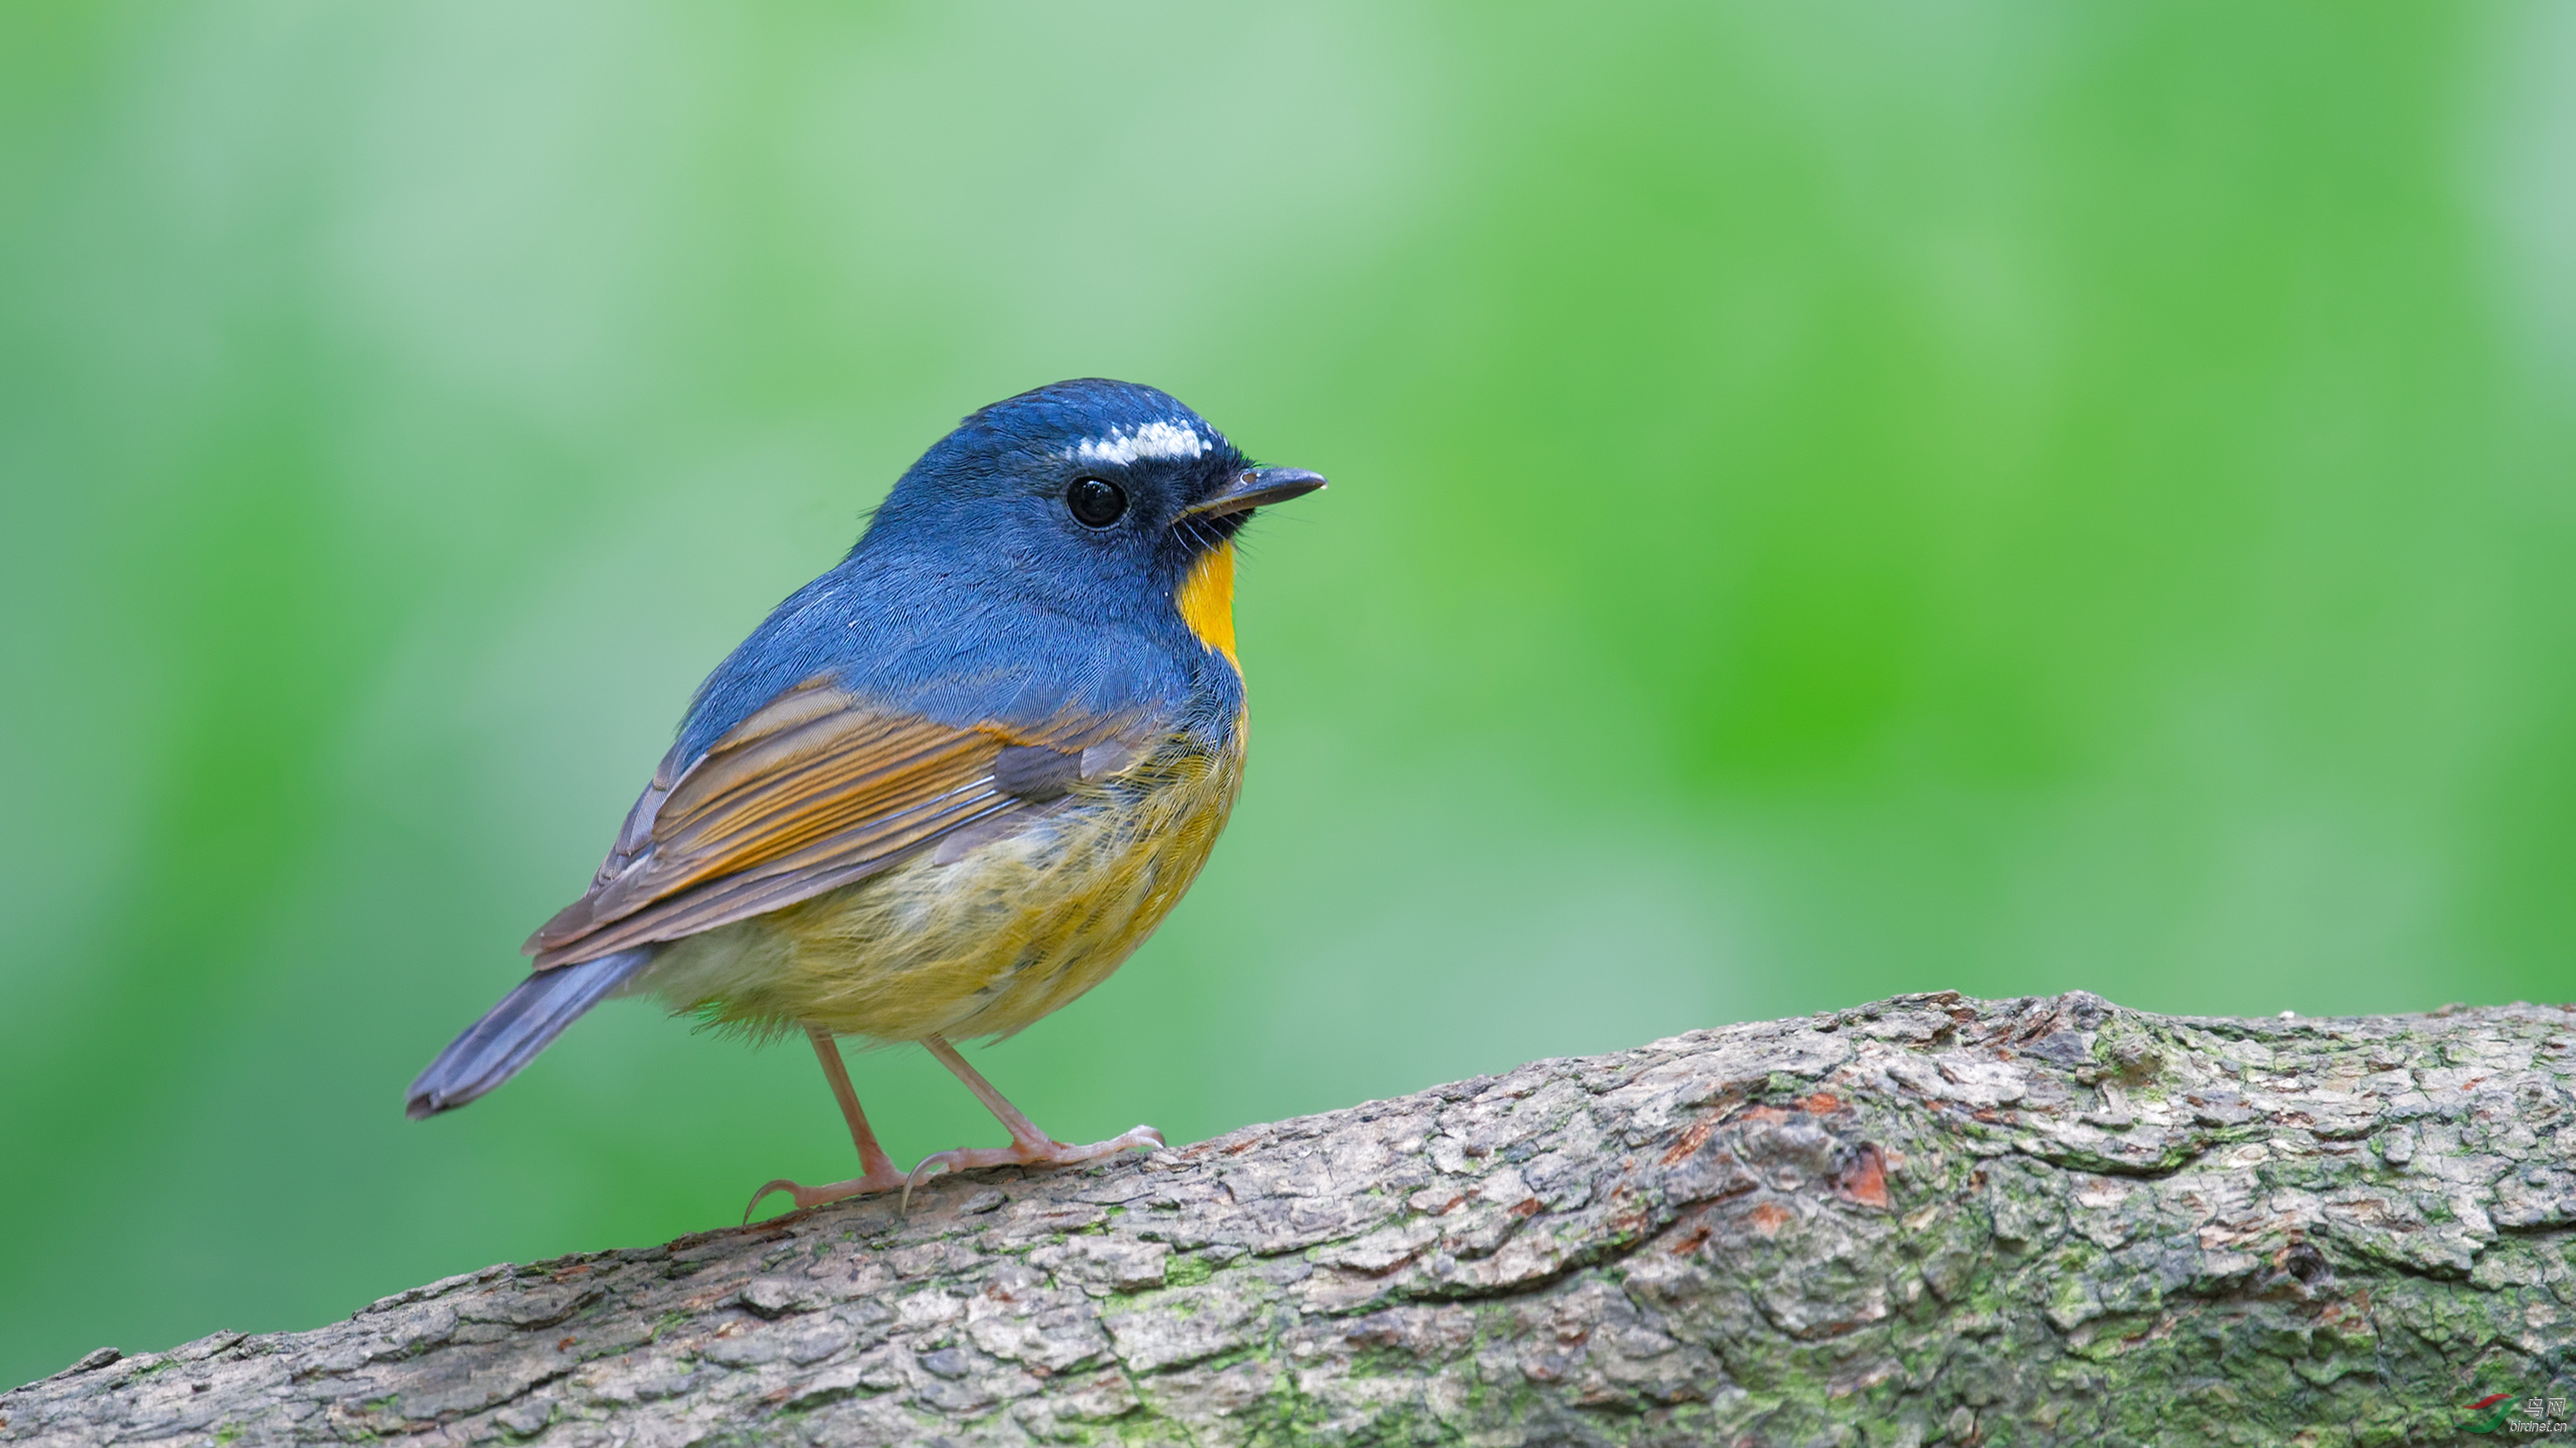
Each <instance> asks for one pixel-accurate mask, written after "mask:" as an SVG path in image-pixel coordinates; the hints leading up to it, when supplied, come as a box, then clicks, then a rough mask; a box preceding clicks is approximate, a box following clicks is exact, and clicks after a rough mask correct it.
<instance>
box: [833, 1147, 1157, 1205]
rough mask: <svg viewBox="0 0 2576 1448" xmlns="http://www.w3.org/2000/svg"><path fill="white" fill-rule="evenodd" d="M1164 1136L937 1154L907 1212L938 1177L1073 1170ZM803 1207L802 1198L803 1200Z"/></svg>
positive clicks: (919, 1173) (915, 1173) (915, 1176)
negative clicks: (1005, 1169)
mask: <svg viewBox="0 0 2576 1448" xmlns="http://www.w3.org/2000/svg"><path fill="white" fill-rule="evenodd" d="M1162 1149H1163V1133H1161V1132H1159V1131H1156V1130H1155V1129H1154V1128H1152V1127H1150V1126H1138V1127H1133V1128H1130V1129H1129V1130H1127V1131H1123V1132H1121V1133H1119V1134H1118V1135H1116V1136H1113V1137H1111V1138H1109V1139H1108V1140H1107V1141H1095V1142H1092V1143H1091V1144H1090V1145H1088V1146H1072V1145H1068V1144H1066V1143H1064V1142H1061V1141H1055V1140H1051V1139H1049V1138H1046V1137H1039V1138H1036V1139H1035V1140H1030V1139H1025V1138H1016V1137H1015V1138H1014V1139H1013V1140H1012V1142H1011V1144H1010V1145H1008V1146H994V1147H959V1148H958V1149H957V1150H955V1151H940V1152H933V1153H931V1154H930V1155H928V1156H925V1157H923V1158H922V1159H921V1165H919V1166H917V1167H914V1168H913V1169H912V1175H911V1177H909V1178H908V1179H906V1180H905V1182H904V1184H903V1201H904V1208H905V1210H907V1211H909V1210H910V1209H911V1206H912V1189H913V1188H914V1187H917V1186H919V1185H921V1184H922V1183H923V1182H926V1181H928V1180H930V1179H931V1178H932V1177H935V1176H945V1175H946V1174H948V1173H950V1172H957V1171H980V1170H982V1169H983V1168H985V1167H988V1166H1072V1165H1073V1164H1074V1163H1076V1162H1084V1161H1098V1160H1099V1159H1100V1158H1102V1157H1104V1156H1116V1155H1117V1154H1118V1153H1120V1152H1122V1151H1160V1150H1162ZM798 1200H799V1204H800V1205H801V1204H802V1200H803V1199H802V1198H799V1199H798Z"/></svg>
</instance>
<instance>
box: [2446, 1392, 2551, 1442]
mask: <svg viewBox="0 0 2576 1448" xmlns="http://www.w3.org/2000/svg"><path fill="white" fill-rule="evenodd" d="M2460 1414H2461V1423H2460V1428H2461V1430H2462V1431H2464V1432H2469V1433H2548V1434H2567V1433H2576V1421H2570V1419H2569V1418H2568V1415H2567V1400H2566V1399H2565V1398H2542V1397H2530V1398H2526V1397H2524V1396H2522V1395H2521V1394H2519V1393H2489V1394H2488V1395H2487V1396H2485V1397H2483V1398H2480V1399H2478V1400H2477V1401H2476V1402H2474V1403H2464V1404H2462V1405H2461V1407H2460Z"/></svg>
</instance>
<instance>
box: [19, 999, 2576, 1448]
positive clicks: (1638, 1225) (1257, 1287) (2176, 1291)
mask: <svg viewBox="0 0 2576 1448" xmlns="http://www.w3.org/2000/svg"><path fill="white" fill-rule="evenodd" d="M2571 1071H2576V1014H2570V1013H2569V1010H2568V1009H2562V1008H2554V1007H2552V1008H2536V1007H2530V1006H2510V1007H2503V1008H2497V1009H2482V1010H2453V1011H2448V1012H2443V1013H2437V1014H2435V1015H2432V1016H2409V1017H2375V1018H2361V1019H2344V1020H2329V1019H2299V1020H2293V1019H2288V1018H2284V1019H2281V1020H2256V1021H2240V1020H2209V1019H2186V1018H2175V1017H2160V1016H2149V1015H2142V1014H2139V1013H2137V1012H2133V1011H2128V1010H2123V1009H2120V1008H2117V1007H2114V1006H2111V1005H2109V1004H2107V1003H2106V1002H2104V1001H2102V1000H2100V999H2099V998H2097V997H2094V996H2090V995H2083V994H2076V995H2068V996H2061V997H2057V998H2054V999H2029V1000H2018V1001H1976V1000H1968V999H1963V998H1962V997H1960V996H1958V995H1956V994H1955V993H1948V992H1944V993H1941V994H1937V995H1920V996H1904V997H1899V998H1897V999H1895V1000H1891V1001H1886V1002H1883V1003H1881V1004H1878V1005H1873V1006H1865V1007H1862V1008H1860V1009H1858V1010H1851V1011H1843V1012H1838V1013H1831V1014H1825V1015H1819V1016H1816V1017H1813V1018H1812V1019H1799V1020H1789V1021H1777V1022H1771V1023H1767V1024H1759V1025H1746V1026H1737V1027H1732V1028H1729V1029H1725V1030H1715V1031H1700V1032H1694V1033H1692V1034H1690V1035H1686V1036H1680V1037H1676V1038H1674V1039H1672V1040H1668V1041H1662V1042H1658V1043H1656V1044H1654V1045H1651V1046H1648V1047H1645V1048H1644V1049H1642V1050H1636V1051H1629V1052H1626V1053H1623V1054H1620V1055H1615V1056H1602V1057H1596V1058H1592V1059H1587V1060H1561V1061H1540V1062H1535V1063H1533V1064H1531V1065H1528V1066H1524V1067H1522V1068H1521V1069H1519V1070H1517V1071H1513V1072H1510V1073H1509V1074H1506V1075H1502V1076H1495V1077H1489V1078H1485V1079H1482V1080H1476V1081H1466V1082H1461V1083H1459V1084H1457V1085H1454V1086H1445V1087H1442V1088H1440V1089H1438V1090H1434V1091H1426V1092H1423V1093H1421V1094H1420V1095H1417V1096H1411V1097H1407V1098H1404V1099H1402V1100H1396V1101H1382V1102H1376V1103H1372V1104H1370V1105H1366V1106H1359V1107H1354V1108H1352V1109H1350V1110H1347V1111H1338V1112H1333V1113H1331V1114H1328V1115H1323V1116H1315V1117H1308V1118H1305V1119H1303V1120H1297V1121H1289V1122H1282V1123H1280V1124H1277V1125H1273V1126H1256V1127H1247V1128H1245V1129H1244V1130H1241V1131H1238V1132H1235V1133H1233V1134H1231V1135H1228V1136H1224V1137H1220V1138H1218V1139H1216V1140H1214V1141H1208V1142H1202V1143H1200V1144H1198V1145H1196V1146H1191V1147H1188V1148H1185V1149H1181V1150H1176V1151H1169V1152H1161V1153H1157V1154H1155V1155H1154V1156H1152V1157H1150V1158H1135V1159H1130V1160H1127V1161H1123V1162H1119V1163H1116V1164H1113V1165H1110V1166H1107V1167H1104V1168H1098V1169H1092V1170H1085V1171H1078V1172H1065V1173H1057V1174H1044V1175H1034V1174H1033V1175H1028V1176H1021V1175H1016V1174H1007V1173H1005V1174H984V1175H976V1176H969V1177H965V1178H961V1179H955V1180H945V1181H941V1182H939V1183H937V1184H935V1185H933V1186H931V1187H929V1188H928V1189H926V1190H925V1191H924V1192H923V1193H922V1194H921V1195H920V1196H919V1197H916V1198H915V1200H914V1203H913V1209H912V1213H911V1215H910V1216H909V1217H908V1218H907V1217H903V1216H900V1215H898V1214H897V1211H896V1208H895V1206H894V1204H893V1203H891V1202H888V1201H884V1200H875V1201H867V1202H860V1203H845V1204H841V1205H836V1206H832V1207H825V1208H820V1209H817V1210H814V1211H810V1212H803V1213H798V1214H795V1215H793V1216H789V1217H784V1218H780V1219H777V1220H774V1221H770V1222H765V1223H761V1224H758V1225H755V1226H752V1227H749V1228H746V1229H742V1230H738V1231H721V1232H709V1233H704V1234H701V1235H698V1236H694V1237H685V1238H682V1239H681V1240H679V1241H676V1242H672V1243H670V1244H668V1245H666V1246H661V1247H653V1248H648V1249H645V1250H640V1251H621V1252H604V1253H598V1254H593V1255H586V1256H575V1257H565V1258H560V1259H557V1260H555V1261H552V1262H540V1263H536V1264H533V1265H530V1266H524V1267H521V1266H500V1267H493V1268H489V1269H487V1270H485V1271H482V1272H477V1273H474V1274H472V1275H470V1276H464V1277H457V1278H451V1279H449V1280H448V1281H445V1282H437V1283H432V1284H430V1285H429V1286H426V1287H421V1288H417V1289H415V1290H413V1291H410V1292H405V1293H402V1294H400V1295H398V1296H395V1297H389V1298H386V1299H385V1300H383V1301H381V1302H378V1303H376V1304H375V1305H373V1306H371V1307H368V1308H366V1309H365V1310H364V1311H361V1312H359V1313H358V1314H357V1315H356V1316H354V1317H352V1318H350V1319H349V1320H348V1321H346V1322H343V1323H337V1324H334V1325H332V1326H329V1327H324V1328H319V1329H316V1330H314V1331H311V1332H302V1333H286V1334H273V1335H261V1336H249V1337H245V1336H242V1335H239V1334H235V1333H220V1334H217V1335H216V1336H214V1337H210V1338H207V1339H204V1340H203V1341H200V1342H196V1343H191V1344H189V1345H188V1346H185V1347H182V1348H178V1349H175V1350H173V1351H170V1352H166V1353H154V1354H149V1355H144V1356H139V1357H129V1358H117V1357H116V1356H115V1355H114V1354H113V1353H111V1352H108V1351H106V1350H101V1351H100V1352H98V1353H93V1354H92V1355H91V1356H90V1357H88V1358H85V1359H83V1360H82V1361H81V1362H80V1363H78V1364H75V1365H74V1366H73V1367H72V1368H70V1369H68V1370H66V1371H65V1372H63V1373H60V1374H57V1375H56V1376H54V1377H51V1378H48V1379H45V1380H44V1381H42V1382H39V1383H34V1384H30V1385H29V1386H27V1387H24V1388H20V1389H18V1390H16V1391H14V1392H11V1393H7V1394H0V1441H6V1442H12V1443H21V1442H30V1441H33V1442H45V1443H54V1442H61V1443H75V1442H79V1443H89V1442H149V1441H168V1440H181V1439H185V1440H191V1441H212V1442H215V1443H218V1444H230V1443H235V1442H240V1443H259V1442H267V1441H299V1442H300V1441H308V1440H356V1439H367V1438H376V1439H386V1438H397V1437H401V1438H413V1439H434V1440H454V1441H466V1442H488V1441H496V1440H497V1441H502V1442H523V1441H528V1440H530V1439H542V1441H544V1442H545V1443H548V1444H566V1445H571V1444H589V1443H610V1442H614V1443H626V1442H634V1443H647V1444H675V1445H676V1444H686V1443H692V1442H710V1441H724V1440H756V1441H791V1440H812V1441H816V1442H829V1443H898V1442H916V1441H942V1442H950V1443H959V1444H967V1443H994V1444H1019V1443H1028V1442H1075V1443H1084V1442H1118V1443H1141V1442H1167V1441H1168V1442H1190V1443H1203V1444H1216V1443H1352V1444H1357V1443H1477V1444H1514V1443H1567V1444H1596V1443H1599V1444H1609V1443H1673V1444H1680V1443H1751V1444H1793V1443H1795V1444H1808V1443H1831V1444H1890V1443H1892V1444H1930V1443H1952V1444H1979V1443H1990V1444H2006V1443H2058V1442H2110V1443H2238V1442H2244V1443H2288V1442H2299V1443H2316V1444H2337V1443H2396V1442H2418V1441H2427V1440H2437V1439H2448V1438H2450V1437H2451V1436H2452V1435H2453V1434H2454V1433H2456V1432H2458V1431H2459V1430H2460V1428H2461V1427H2462V1425H2463V1424H2464V1422H2466V1421H2468V1419H2466V1418H2465V1417H2464V1415H2463V1414H2462V1412H2461V1408H2460V1405H2462V1404H2464V1403H2468V1402H2470V1401H2472V1400H2473V1399H2476V1398H2480V1397H2483V1396H2485V1395H2486V1394H2488V1393H2491V1392H2509V1393H2512V1394H2514V1395H2515V1397H2516V1398H2517V1399H2520V1398H2523V1397H2526V1396H2530V1395H2540V1396H2542V1397H2543V1398H2544V1402H2543V1403H2542V1404H2541V1405H2540V1407H2541V1410H2542V1413H2543V1415H2544V1422H2545V1421H2546V1417H2547V1414H2548V1412H2549V1408H2548V1404H2547V1402H2546V1401H2545V1399H2546V1397H2547V1395H2548V1394H2550V1393H2551V1392H2553V1391H2554V1392H2555V1393H2557V1394H2560V1395H2565V1394H2566V1393H2567V1391H2568V1388H2567V1386H2566V1384H2565V1381H2564V1378H2565V1375H2566V1374H2567V1373H2568V1370H2569V1351H2570V1347H2571V1344H2576V1267H2571V1261H2570V1259H2571V1255H2572V1254H2576V1231H2571V1223H2576V1178H2571V1172H2570V1161H2571V1156H2572V1155H2576V1151H2571V1149H2576V1115H2571V1104H2576V1098H2571V1094H2570V1088H2571V1081H2570V1074H2571ZM2509 1401H2510V1400H2509ZM2563 1406H2564V1405H2563V1404H2562V1405H2561V1407H2562V1410H2563ZM2559 1421H2560V1422H2562V1423H2563V1422H2564V1421H2565V1419H2564V1418H2563V1417H2561V1418H2560V1419H2559Z"/></svg>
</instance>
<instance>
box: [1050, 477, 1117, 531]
mask: <svg viewBox="0 0 2576 1448" xmlns="http://www.w3.org/2000/svg"><path fill="white" fill-rule="evenodd" d="M1064 506H1065V507H1066V508H1067V509H1068V510H1070V511H1071V512H1072V514H1073V520H1074V521H1075V522H1077V523H1080V524H1081V525H1082V526H1084V527H1085V528H1106V527H1108V526H1109V525H1110V524H1112V523H1115V522H1117V521H1118V520H1119V519H1121V518H1123V517H1125V516H1127V490H1126V489H1124V488H1121V487H1119V486H1118V485H1117V484H1116V483H1113V482H1109V481H1107V480H1106V479H1102V478H1076V479H1074V480H1073V486H1072V487H1070V488H1067V489H1065V490H1064Z"/></svg>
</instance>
